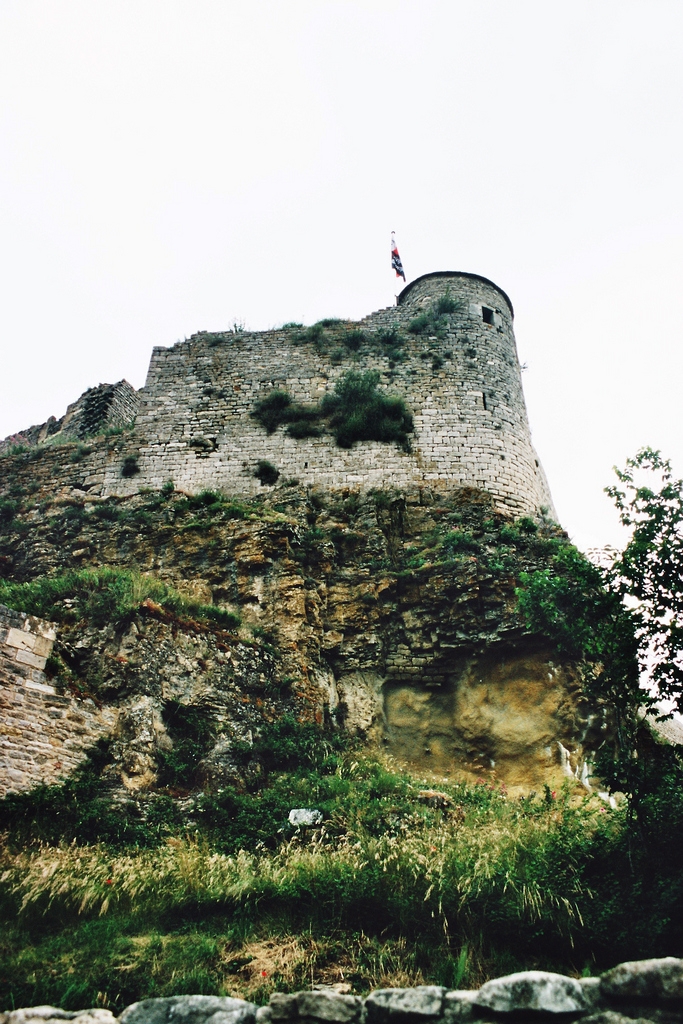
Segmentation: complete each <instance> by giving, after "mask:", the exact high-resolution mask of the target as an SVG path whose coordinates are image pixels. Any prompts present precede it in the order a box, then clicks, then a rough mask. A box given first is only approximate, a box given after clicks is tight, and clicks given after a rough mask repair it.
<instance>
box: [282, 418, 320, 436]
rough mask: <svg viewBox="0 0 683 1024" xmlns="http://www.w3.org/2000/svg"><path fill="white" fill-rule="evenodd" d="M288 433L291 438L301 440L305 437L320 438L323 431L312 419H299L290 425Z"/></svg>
mask: <svg viewBox="0 0 683 1024" xmlns="http://www.w3.org/2000/svg"><path fill="white" fill-rule="evenodd" d="M286 433H287V435H288V436H289V437H295V438H297V440H299V439H301V438H304V437H320V435H321V434H322V430H321V429H320V427H319V426H318V425H317V424H316V423H313V422H312V421H311V420H310V419H299V420H293V421H292V423H290V424H289V426H288V427H287V431H286Z"/></svg>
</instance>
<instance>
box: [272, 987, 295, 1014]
mask: <svg viewBox="0 0 683 1024" xmlns="http://www.w3.org/2000/svg"><path fill="white" fill-rule="evenodd" d="M297 998H298V997H297V994H296V993H295V992H294V993H290V992H272V993H271V996H270V1013H271V1016H272V1018H273V1020H278V1021H280V1020H295V1019H296V1018H297V1017H298V1016H299V1005H298V1002H297Z"/></svg>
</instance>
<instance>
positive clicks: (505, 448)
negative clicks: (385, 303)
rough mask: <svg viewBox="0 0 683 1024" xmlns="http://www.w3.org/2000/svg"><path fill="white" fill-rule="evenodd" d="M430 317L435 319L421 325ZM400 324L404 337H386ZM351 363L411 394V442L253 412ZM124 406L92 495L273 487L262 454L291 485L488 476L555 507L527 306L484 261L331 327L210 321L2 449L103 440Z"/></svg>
mask: <svg viewBox="0 0 683 1024" xmlns="http://www.w3.org/2000/svg"><path fill="white" fill-rule="evenodd" d="M444 299H447V300H448V301H447V302H446V303H445V305H446V308H447V310H448V311H447V312H446V313H445V314H443V315H441V316H440V317H439V319H438V328H437V327H434V328H433V329H432V327H430V322H429V313H430V311H431V312H432V314H433V313H434V310H435V309H436V307H437V303H439V300H442V306H443V305H444V303H443V300H444ZM420 317H422V318H423V320H424V321H427V325H426V329H423V330H422V331H421V332H416V330H415V326H416V324H415V321H416V320H417V319H418V318H420ZM350 332H356V334H357V335H358V333H359V332H362V337H363V339H364V340H363V341H362V342H361V343H359V344H357V346H356V348H355V349H353V348H350V347H348V346H347V345H345V338H347V337H348V335H349V333H350ZM392 332H394V335H395V336H396V337H398V338H399V345H400V349H397V348H396V346H393V347H392V345H391V344H387V343H386V341H385V339H386V338H387V336H391V334H392ZM349 370H354V371H356V372H364V371H367V370H374V371H377V372H378V374H379V385H378V386H379V388H380V390H381V391H382V392H384V393H386V394H388V395H396V396H400V397H401V398H403V399H404V401H405V403H406V405H407V407H408V409H409V411H410V412H411V414H412V416H413V423H414V430H413V433H412V435H411V444H410V450H402V449H401V448H400V447H399V446H397V445H396V444H393V443H386V442H380V441H362V442H357V443H355V444H354V445H353V447H352V448H350V449H344V448H340V447H338V445H337V444H336V442H335V438H334V437H333V436H332V434H331V433H329V432H322V433H321V435H320V436H317V437H306V438H294V437H291V436H289V435H288V434H287V432H286V431H285V429H284V427H282V426H280V427H279V428H278V429H277V430H276V431H274V432H273V433H271V434H269V433H267V431H266V430H265V429H264V427H263V426H262V425H261V423H259V422H258V420H257V419H255V418H254V416H253V412H254V409H255V406H256V403H257V402H258V401H259V400H261V399H263V398H264V397H265V396H267V395H268V394H269V393H271V392H272V391H274V390H280V391H285V392H287V394H288V395H289V396H290V397H291V400H292V401H293V402H295V403H300V404H301V405H304V406H312V405H315V404H316V403H319V402H320V400H321V399H322V398H323V397H324V396H325V395H326V394H327V393H329V392H331V391H333V390H334V387H335V384H336V383H337V382H338V381H339V380H340V379H341V378H342V377H343V376H344V374H346V373H347V372H348V371H349ZM124 413H125V414H126V415H127V416H128V423H127V426H128V427H129V429H130V432H126V434H125V436H124V437H122V438H121V442H122V443H119V444H117V445H114V446H110V447H109V448H106V447H102V446H98V447H97V448H96V449H94V450H92V451H91V452H90V453H87V454H86V455H84V457H83V459H82V469H83V476H82V484H81V486H82V489H83V490H84V491H86V492H89V493H91V494H93V495H98V494H99V495H102V496H108V495H128V494H133V493H135V492H136V491H138V490H140V489H143V488H153V489H156V488H161V487H163V486H164V485H165V484H167V483H168V482H169V481H172V482H173V484H174V486H175V488H176V489H178V490H182V491H186V492H188V493H196V492H198V491H201V490H203V489H215V490H221V491H223V492H224V493H227V494H233V495H242V496H251V495H256V494H258V493H259V492H261V491H262V489H263V488H264V487H266V486H269V484H267V483H264V482H262V480H261V479H259V478H257V477H256V476H255V470H256V468H257V466H258V465H259V463H262V462H268V463H270V464H272V466H274V467H275V469H276V470H277V471H278V473H279V478H278V479H279V483H280V484H282V483H285V482H287V481H291V482H294V481H296V482H297V483H298V484H299V485H300V486H303V487H307V488H319V489H321V490H337V489H349V490H355V491H370V490H373V489H384V488H400V489H415V488H428V489H430V490H432V491H438V490H440V489H442V490H452V489H454V488H459V487H473V488H477V489H479V490H484V491H487V492H488V493H489V494H491V495H492V497H493V499H494V501H495V503H496V504H497V505H498V507H500V508H501V509H503V510H507V511H508V512H509V513H511V514H513V515H520V514H535V513H538V512H539V510H540V509H545V510H546V511H547V512H548V513H549V514H550V515H551V516H554V510H553V505H552V498H551V496H550V491H549V488H548V484H547V482H546V479H545V475H544V473H543V470H542V468H541V465H540V463H539V459H538V456H537V454H536V452H535V450H534V447H533V445H532V442H531V436H530V431H529V424H528V419H527V412H526V406H525V402H524V395H523V391H522V382H521V373H520V366H519V361H518V357H517V348H516V344H515V337H514V332H513V309H512V304H511V302H510V300H509V298H508V297H507V295H506V294H505V292H504V291H502V289H500V288H499V287H498V286H497V285H495V284H494V283H493V282H492V281H489V280H487V279H486V278H484V277H480V276H479V275H477V274H470V273H460V272H451V271H439V272H436V273H431V274H425V275H424V276H423V277H419V278H417V279H416V280H414V281H412V282H411V283H410V284H408V285H407V286H406V287H405V288H404V289H403V291H402V292H401V294H400V295H399V296H398V300H397V304H396V305H395V306H390V307H387V308H386V309H381V310H378V311H377V312H374V313H371V314H370V315H369V316H367V317H365V318H364V319H362V320H360V321H356V322H351V321H322V322H321V326H320V327H319V329H318V331H317V333H316V332H315V331H313V332H312V331H311V329H309V330H308V331H307V330H304V329H302V328H301V327H300V326H299V325H286V326H285V327H283V328H280V329H276V330H268V331H259V332H251V331H227V332H224V333H220V332H219V333H208V332H200V333H198V334H196V335H194V336H193V337H191V338H189V339H188V340H186V341H183V342H179V343H178V344H176V345H173V346H172V347H170V348H155V349H154V350H153V353H152V358H151V362H150V366H149V372H148V375H147V381H146V383H145V386H144V388H143V389H142V390H141V391H140V392H138V393H137V394H135V393H134V392H133V391H132V389H131V388H130V385H128V384H127V383H126V382H125V381H122V382H120V383H119V384H118V385H100V387H99V388H97V389H91V390H90V391H89V392H86V394H85V396H82V397H81V399H79V400H78V401H77V402H76V403H74V405H73V406H70V407H69V412H68V414H67V416H66V417H64V418H63V420H61V421H57V420H54V419H51V420H50V421H48V423H47V424H43V425H42V426H41V427H31V428H29V429H28V430H27V431H24V432H22V433H21V434H19V435H15V436H14V437H13V438H11V439H7V440H6V441H5V442H4V443H3V444H0V452H1V451H2V450H3V448H4V450H5V451H6V450H8V447H9V446H10V444H12V443H13V444H17V443H19V444H25V445H29V446H31V445H32V444H36V443H42V444H48V445H50V444H54V443H55V442H58V441H59V440H60V439H61V437H62V434H63V435H64V439H71V440H73V438H74V431H76V434H77V435H78V436H81V437H86V436H89V437H93V436H95V435H96V434H97V433H98V432H99V433H101V432H102V431H103V430H104V428H107V427H110V428H111V427H115V428H117V429H119V430H120V429H121V427H122V426H123V425H125V424H124V423H123V419H124V418H125V417H124ZM98 415H99V417H100V420H101V422H99V421H98V422H95V421H96V419H97V416H98ZM110 420H111V422H109V421H110ZM112 432H113V431H112ZM67 434H68V435H69V436H68V438H67ZM126 458H127V459H128V462H127V468H125V467H124V462H125V460H126Z"/></svg>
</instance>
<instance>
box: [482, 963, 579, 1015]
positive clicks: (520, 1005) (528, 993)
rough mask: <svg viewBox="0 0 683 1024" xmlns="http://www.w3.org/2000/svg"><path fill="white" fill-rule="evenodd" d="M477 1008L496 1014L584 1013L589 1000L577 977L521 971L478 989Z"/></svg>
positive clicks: (489, 982)
mask: <svg viewBox="0 0 683 1024" xmlns="http://www.w3.org/2000/svg"><path fill="white" fill-rule="evenodd" d="M475 1002H476V1005H477V1006H482V1007H485V1008H486V1009H487V1010H493V1012H494V1013H513V1012H515V1011H518V1010H540V1011H541V1012H542V1013H582V1012H583V1011H584V1010H586V1008H587V1007H586V1000H585V998H584V995H583V990H582V988H581V985H580V984H579V982H578V981H576V979H575V978H567V977H565V976H564V974H552V973H550V972H549V971H519V972H518V973H517V974H508V975H507V977H505V978H496V979H495V980H494V981H487V982H486V984H485V985H482V987H481V988H480V989H479V991H478V993H477V995H476V997H475Z"/></svg>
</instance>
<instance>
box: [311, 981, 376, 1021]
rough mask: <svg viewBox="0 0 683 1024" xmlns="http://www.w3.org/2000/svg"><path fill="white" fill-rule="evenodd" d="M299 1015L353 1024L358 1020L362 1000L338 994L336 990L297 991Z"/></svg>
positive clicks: (312, 1018) (361, 1008)
mask: <svg viewBox="0 0 683 1024" xmlns="http://www.w3.org/2000/svg"><path fill="white" fill-rule="evenodd" d="M297 1005H298V1008H299V1016H300V1017H307V1018H309V1019H311V1020H322V1021H337V1022H339V1024H353V1022H355V1021H358V1020H360V1016H361V1013H362V1010H363V1001H362V1000H361V999H359V998H358V996H347V995H340V993H338V992H333V991H330V990H329V989H328V990H319V991H317V992H315V991H314V992H299V994H298V996H297Z"/></svg>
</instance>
